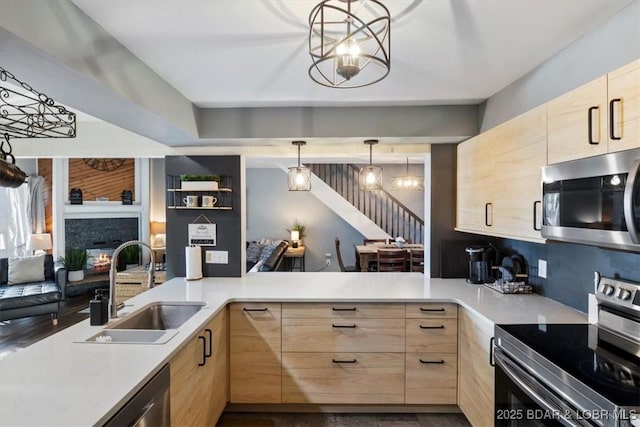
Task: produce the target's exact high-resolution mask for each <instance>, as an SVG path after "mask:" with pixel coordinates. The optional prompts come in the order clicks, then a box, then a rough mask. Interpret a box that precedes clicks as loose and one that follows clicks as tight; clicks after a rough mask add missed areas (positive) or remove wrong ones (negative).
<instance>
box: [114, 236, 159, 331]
mask: <svg viewBox="0 0 640 427" xmlns="http://www.w3.org/2000/svg"><path fill="white" fill-rule="evenodd" d="M133 245H140V246H143V247H145V248H147V249H149V253H150V254H151V261H150V262H149V276H148V277H149V278H148V280H149V283H147V288H149V289H151V288H153V280H154V270H155V265H156V262H155V258H154V255H153V249H151V246H149V245H147V244H146V243H144V242H141V241H139V240H130V241H128V242H124V243H123V244H121V245H120V246H118V247H117V248H116V249H115V250H114V251H113V255H112V256H111V269H110V270H109V299H110V300H111V301H110V303H111V304H110V309H111V318H112V319H115V318H116V317H118V302H117V301H118V300H117V299H116V273H117V271H116V264H117V261H118V254H119V253H120V251H122V250H123V249H124V248H126V247H127V246H133Z"/></svg>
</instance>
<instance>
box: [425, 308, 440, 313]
mask: <svg viewBox="0 0 640 427" xmlns="http://www.w3.org/2000/svg"><path fill="white" fill-rule="evenodd" d="M420 311H422V312H423V313H433V312H444V308H422V307H420Z"/></svg>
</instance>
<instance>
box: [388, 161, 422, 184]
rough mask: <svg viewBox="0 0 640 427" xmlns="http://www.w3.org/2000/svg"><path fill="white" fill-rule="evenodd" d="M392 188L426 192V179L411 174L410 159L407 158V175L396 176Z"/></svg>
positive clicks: (392, 180)
mask: <svg viewBox="0 0 640 427" xmlns="http://www.w3.org/2000/svg"><path fill="white" fill-rule="evenodd" d="M391 188H392V189H394V190H424V178H423V177H420V176H415V175H410V174H409V158H408V157H407V174H406V175H404V176H395V177H393V179H391Z"/></svg>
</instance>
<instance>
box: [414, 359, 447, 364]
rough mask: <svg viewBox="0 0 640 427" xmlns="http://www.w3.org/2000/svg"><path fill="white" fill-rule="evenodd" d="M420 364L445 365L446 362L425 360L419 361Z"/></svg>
mask: <svg viewBox="0 0 640 427" xmlns="http://www.w3.org/2000/svg"><path fill="white" fill-rule="evenodd" d="M419 360H420V363H422V364H425V365H444V360H442V359H440V360H424V359H419Z"/></svg>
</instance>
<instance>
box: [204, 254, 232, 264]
mask: <svg viewBox="0 0 640 427" xmlns="http://www.w3.org/2000/svg"><path fill="white" fill-rule="evenodd" d="M204 259H205V262H206V263H207V264H229V251H206V252H205V258H204Z"/></svg>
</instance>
